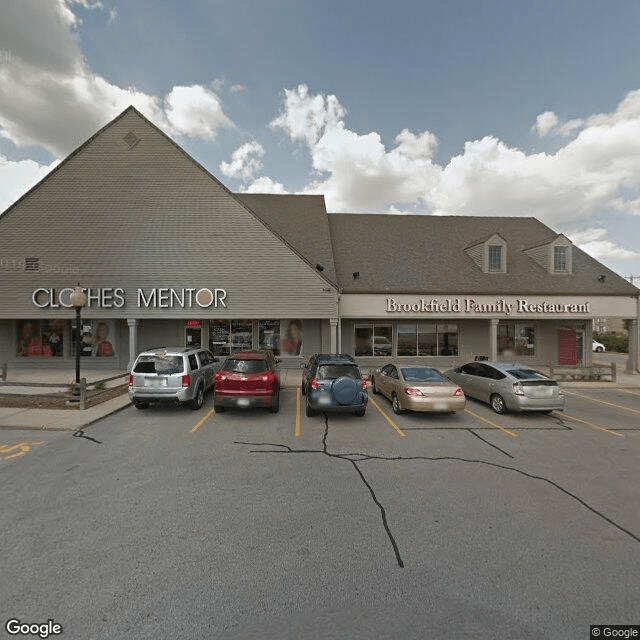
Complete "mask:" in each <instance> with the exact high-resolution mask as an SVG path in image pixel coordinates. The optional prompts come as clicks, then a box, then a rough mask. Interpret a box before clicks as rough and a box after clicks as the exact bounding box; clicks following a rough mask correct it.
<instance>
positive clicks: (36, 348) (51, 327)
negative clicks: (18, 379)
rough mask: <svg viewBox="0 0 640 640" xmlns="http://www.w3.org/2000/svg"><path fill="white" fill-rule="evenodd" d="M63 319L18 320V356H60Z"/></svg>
mask: <svg viewBox="0 0 640 640" xmlns="http://www.w3.org/2000/svg"><path fill="white" fill-rule="evenodd" d="M64 324H65V321H64V320H21V321H20V322H18V336H17V347H16V353H17V355H18V356H19V357H24V358H33V357H37V356H45V357H62V355H63V353H62V352H63V346H64Z"/></svg>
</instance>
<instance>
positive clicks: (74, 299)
mask: <svg viewBox="0 0 640 640" xmlns="http://www.w3.org/2000/svg"><path fill="white" fill-rule="evenodd" d="M69 300H70V302H71V304H72V305H73V306H74V307H75V308H76V384H75V387H74V390H73V395H74V396H77V395H80V349H81V348H82V326H81V324H80V309H82V307H84V306H86V304H87V294H86V293H85V292H84V291H83V290H82V287H81V286H80V283H78V286H77V287H75V289H74V290H73V292H72V293H71V295H70V296H69Z"/></svg>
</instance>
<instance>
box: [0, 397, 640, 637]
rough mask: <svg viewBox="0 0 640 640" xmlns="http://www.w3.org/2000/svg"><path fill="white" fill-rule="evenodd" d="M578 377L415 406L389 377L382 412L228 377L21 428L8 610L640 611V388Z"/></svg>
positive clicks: (1, 464) (553, 618) (446, 630)
mask: <svg viewBox="0 0 640 640" xmlns="http://www.w3.org/2000/svg"><path fill="white" fill-rule="evenodd" d="M565 392H566V397H567V404H566V410H565V412H562V413H559V412H554V413H552V414H550V415H544V414H513V413H508V414H506V415H501V416H500V415H497V414H495V413H493V412H492V411H491V409H490V408H489V407H488V406H486V405H483V404H481V403H478V402H475V401H472V400H469V401H468V403H467V407H466V410H465V411H464V412H458V413H456V414H455V415H433V414H411V413H407V414H403V415H395V414H394V413H393V412H392V410H391V406H390V403H389V402H388V400H386V399H385V398H383V397H381V396H379V395H377V396H372V397H371V399H370V403H369V407H368V409H367V412H366V415H365V416H364V417H363V418H359V417H356V416H354V415H348V414H347V415H342V414H329V415H318V416H315V417H313V418H309V417H307V416H306V415H305V413H304V403H303V398H302V397H301V396H300V393H299V391H298V390H297V389H294V388H289V389H285V390H283V391H282V401H281V409H280V412H279V413H278V414H270V413H268V412H264V411H259V410H246V411H225V412H224V413H221V414H216V413H215V412H214V411H213V404H212V398H211V396H210V395H209V396H207V399H206V402H205V406H204V407H203V409H202V410H200V411H197V412H193V411H190V410H188V409H184V408H177V407H163V408H150V409H147V410H144V411H136V410H135V409H133V408H128V409H125V410H124V411H122V412H120V413H118V414H115V415H113V416H110V417H108V418H106V419H104V420H102V421H100V422H98V423H96V424H94V425H92V426H91V427H88V428H87V429H85V430H84V431H83V432H81V433H79V434H75V435H73V436H72V435H70V434H60V433H37V437H35V438H30V437H25V433H24V432H9V431H7V432H2V433H0V437H2V443H1V444H2V446H3V447H7V449H4V450H3V449H2V448H0V473H1V474H2V476H1V477H2V481H3V487H4V489H5V491H4V495H5V496H6V499H5V501H4V509H3V512H2V516H1V517H2V527H3V531H5V532H6V536H5V538H6V549H9V550H10V553H8V554H6V555H5V559H4V565H5V570H4V571H3V578H2V587H1V590H0V601H2V602H3V603H6V604H5V605H3V612H4V613H6V616H5V618H6V619H8V618H9V617H10V616H16V617H21V619H24V620H27V619H29V620H39V619H41V620H44V621H46V620H47V619H48V618H54V619H55V620H56V622H60V623H61V624H62V625H63V626H64V625H65V624H66V627H65V636H64V637H72V638H75V637H78V638H80V637H82V638H122V637H136V638H152V637H156V638H157V637H171V638H192V637H212V638H227V637H230V638H236V637H237V638H264V637H267V638H271V637H273V638H276V637H278V638H279V637H291V638H293V637H305V638H306V637H310V638H325V637H350V638H351V637H353V638H371V637H376V638H397V637H403V638H424V637H454V638H455V637H460V638H463V637H470V636H471V635H472V634H474V633H476V634H477V633H479V634H480V635H478V636H477V637H495V638H513V637H518V638H541V637H544V638H587V637H589V635H588V634H589V625H590V624H601V623H603V622H606V623H610V624H625V623H627V624H630V623H635V624H637V623H638V622H639V620H638V613H637V612H638V607H637V603H638V601H640V581H639V580H638V575H639V569H640V510H639V509H638V504H639V498H640V470H639V469H640V465H638V458H639V454H640V435H639V432H640V427H639V426H638V425H639V424H640V421H639V419H638V418H639V417H640V391H639V390H638V389H593V388H586V387H585V388H571V389H566V390H565ZM28 435H29V436H30V435H31V434H28ZM30 439H31V440H34V441H38V442H39V444H37V445H36V444H33V445H32V446H30V447H29V448H28V450H27V447H22V448H19V447H16V445H17V444H19V443H20V442H27V441H28V440H30ZM12 446H13V447H14V448H13V449H9V447H12ZM23 449H25V451H24V453H22V454H21V455H14V454H17V453H20V452H22V451H23ZM3 451H4V453H3ZM194 634H195V635H194Z"/></svg>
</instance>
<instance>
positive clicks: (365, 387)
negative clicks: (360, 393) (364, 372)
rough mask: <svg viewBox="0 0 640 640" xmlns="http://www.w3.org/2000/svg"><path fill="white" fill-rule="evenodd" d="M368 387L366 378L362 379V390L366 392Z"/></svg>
mask: <svg viewBox="0 0 640 640" xmlns="http://www.w3.org/2000/svg"><path fill="white" fill-rule="evenodd" d="M368 386H369V381H368V380H367V379H366V378H362V389H363V390H364V391H366V390H367V387H368Z"/></svg>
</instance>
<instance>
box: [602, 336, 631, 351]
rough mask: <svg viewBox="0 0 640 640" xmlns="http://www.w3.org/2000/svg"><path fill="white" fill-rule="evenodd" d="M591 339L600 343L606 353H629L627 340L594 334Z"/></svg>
mask: <svg viewBox="0 0 640 640" xmlns="http://www.w3.org/2000/svg"><path fill="white" fill-rule="evenodd" d="M593 339H594V340H597V341H598V342H601V343H602V344H603V345H604V348H605V349H606V350H607V351H614V352H618V353H629V338H622V337H620V336H611V335H607V334H600V333H594V334H593Z"/></svg>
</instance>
